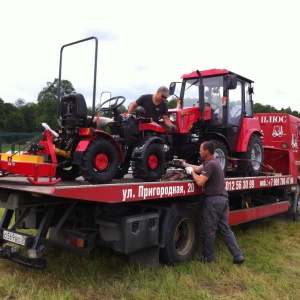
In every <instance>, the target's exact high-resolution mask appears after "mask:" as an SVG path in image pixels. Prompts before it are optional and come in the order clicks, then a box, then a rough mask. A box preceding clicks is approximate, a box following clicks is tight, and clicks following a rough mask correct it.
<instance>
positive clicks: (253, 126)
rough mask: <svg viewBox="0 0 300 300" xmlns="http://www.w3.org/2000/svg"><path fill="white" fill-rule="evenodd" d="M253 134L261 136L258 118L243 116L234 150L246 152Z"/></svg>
mask: <svg viewBox="0 0 300 300" xmlns="http://www.w3.org/2000/svg"><path fill="white" fill-rule="evenodd" d="M253 134H257V135H258V136H260V137H261V136H262V133H261V127H260V123H259V120H258V118H243V121H242V125H241V129H240V136H239V141H238V144H237V147H236V152H247V149H248V144H249V140H250V137H251V136H252V135H253Z"/></svg>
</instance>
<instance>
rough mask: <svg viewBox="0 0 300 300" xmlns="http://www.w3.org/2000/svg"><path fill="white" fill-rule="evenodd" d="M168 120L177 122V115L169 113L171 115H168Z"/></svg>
mask: <svg viewBox="0 0 300 300" xmlns="http://www.w3.org/2000/svg"><path fill="white" fill-rule="evenodd" d="M170 120H171V121H172V122H175V121H176V120H177V114H176V113H171V114H170Z"/></svg>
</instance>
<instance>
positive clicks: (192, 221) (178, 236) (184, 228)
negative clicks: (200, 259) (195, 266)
mask: <svg viewBox="0 0 300 300" xmlns="http://www.w3.org/2000/svg"><path fill="white" fill-rule="evenodd" d="M200 228H201V226H200V221H199V219H198V217H197V216H196V214H195V213H194V212H193V211H192V210H190V209H185V210H183V211H178V212H177V214H176V215H175V216H174V218H173V220H172V221H171V222H170V224H169V230H168V232H167V233H166V234H167V237H166V245H165V246H164V247H163V248H161V249H160V260H161V261H162V262H163V263H165V264H170V265H176V264H180V263H182V262H184V261H189V260H191V259H193V258H194V257H195V255H196V253H197V251H198V249H199V246H200V239H201V238H200V234H201V232H200Z"/></svg>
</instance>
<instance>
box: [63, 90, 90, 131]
mask: <svg viewBox="0 0 300 300" xmlns="http://www.w3.org/2000/svg"><path fill="white" fill-rule="evenodd" d="M60 117H61V125H62V126H63V127H65V128H73V127H85V125H86V123H87V106H86V102H85V99H84V97H83V95H82V94H79V93H72V94H70V95H67V96H63V97H62V98H61V102H60Z"/></svg>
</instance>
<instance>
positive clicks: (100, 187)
mask: <svg viewBox="0 0 300 300" xmlns="http://www.w3.org/2000/svg"><path fill="white" fill-rule="evenodd" d="M45 180H46V179H45ZM225 181H226V189H227V191H229V192H230V191H239V190H249V189H259V188H268V187H275V186H284V185H291V184H296V183H297V182H296V178H293V177H292V176H291V175H278V174H272V175H269V174H268V175H263V176H258V177H233V178H226V179H225ZM0 188H1V189H9V190H14V191H23V192H28V193H33V194H35V195H40V196H42V195H51V196H54V197H61V198H68V199H78V200H84V201H96V202H104V203H120V202H132V201H141V200H151V199H159V198H161V199H162V198H171V197H184V196H192V195H198V194H203V189H202V187H199V186H197V185H196V184H195V183H194V181H193V180H186V179H185V180H176V181H157V182H143V181H138V180H137V179H134V178H132V176H131V175H130V174H129V175H126V177H125V178H124V179H119V180H113V181H112V182H110V183H108V184H96V185H92V184H89V183H87V182H86V181H84V180H83V178H81V177H80V178H78V179H76V180H75V181H64V182H59V183H57V184H54V185H45V186H43V185H33V184H32V183H30V182H28V180H27V179H26V177H22V176H15V175H8V176H6V177H2V178H0Z"/></svg>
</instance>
